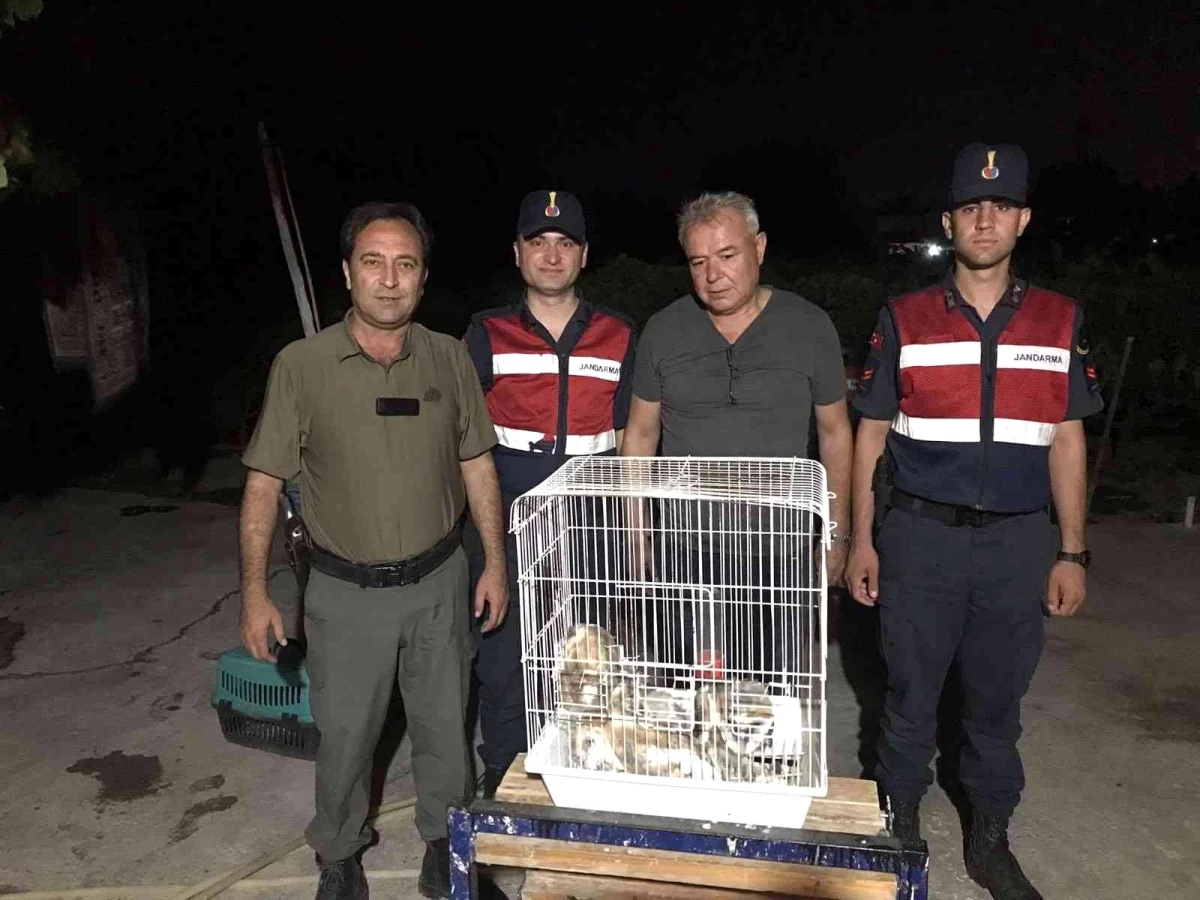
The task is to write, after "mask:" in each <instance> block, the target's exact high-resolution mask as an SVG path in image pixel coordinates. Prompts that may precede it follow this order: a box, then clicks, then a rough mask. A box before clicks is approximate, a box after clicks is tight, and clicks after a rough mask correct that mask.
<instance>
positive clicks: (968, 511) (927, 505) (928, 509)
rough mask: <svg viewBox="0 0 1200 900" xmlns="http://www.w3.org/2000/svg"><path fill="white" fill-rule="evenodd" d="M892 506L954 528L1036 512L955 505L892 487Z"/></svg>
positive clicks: (975, 526) (986, 523) (988, 523)
mask: <svg viewBox="0 0 1200 900" xmlns="http://www.w3.org/2000/svg"><path fill="white" fill-rule="evenodd" d="M892 506H894V507H895V508H896V509H902V510H904V511H905V512H910V513H913V514H914V515H918V516H923V517H924V518H926V519H934V520H936V521H938V522H941V523H942V524H943V525H953V526H954V527H956V528H961V527H962V526H964V525H969V526H970V527H972V528H979V527H980V526H982V525H991V524H992V523H993V522H1000V521H1002V520H1004V519H1011V518H1012V517H1013V516H1027V515H1029V514H1030V513H1033V512H1038V510H1035V509H1030V510H1025V511H1024V512H1011V513H1003V512H991V511H990V510H986V509H976V508H975V507H974V506H955V505H953V504H951V503H938V502H937V501H936V500H926V499H925V498H924V497H917V496H915V495H913V494H909V493H905V492H904V491H902V490H900V489H899V488H893V489H892Z"/></svg>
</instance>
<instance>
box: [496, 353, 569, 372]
mask: <svg viewBox="0 0 1200 900" xmlns="http://www.w3.org/2000/svg"><path fill="white" fill-rule="evenodd" d="M492 374H493V375H546V374H554V375H557V374H558V357H557V356H555V355H554V354H553V353H495V354H493V355H492Z"/></svg>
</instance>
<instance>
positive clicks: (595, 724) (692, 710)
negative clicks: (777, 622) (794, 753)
mask: <svg viewBox="0 0 1200 900" xmlns="http://www.w3.org/2000/svg"><path fill="white" fill-rule="evenodd" d="M559 659H560V664H559V670H558V676H559V691H560V710H561V712H563V713H564V714H565V717H566V722H565V724H566V727H567V729H568V731H569V733H570V742H569V745H570V748H571V755H572V758H573V762H574V764H576V765H578V766H581V767H582V768H586V769H593V770H603V771H617V772H628V773H632V774H638V775H671V776H675V777H689V778H697V779H701V780H712V781H757V782H765V781H772V780H775V779H776V778H777V777H778V775H779V773H778V772H776V770H775V769H774V768H773V767H771V766H769V765H767V764H766V763H763V762H761V761H759V760H758V759H757V758H756V756H755V755H756V754H757V753H758V752H759V751H761V750H762V749H763V748H764V747H765V746H766V744H767V742H768V740H769V739H770V737H771V734H772V732H773V730H774V726H775V710H774V705H773V704H772V702H771V698H770V696H769V695H768V693H767V689H766V687H765V686H764V685H762V684H761V683H759V682H754V681H739V682H735V683H733V684H728V683H725V682H713V683H711V684H706V685H703V686H702V687H700V689H699V690H681V689H676V688H668V687H663V686H659V685H651V684H649V683H648V681H649V680H648V677H647V675H646V672H645V671H644V670H643V668H642V667H639V666H638V665H637V661H636V660H631V659H629V658H628V657H626V656H625V654H624V651H623V648H622V646H621V644H619V643H618V642H617V640H616V639H615V638H614V637H613V636H612V634H610V633H609V632H608V631H607V630H606V629H604V628H601V627H599V626H596V625H577V626H575V627H574V628H572V629H571V631H570V632H569V633H568V635H567V637H566V640H565V641H564V642H563V644H562V648H561V654H560V656H559Z"/></svg>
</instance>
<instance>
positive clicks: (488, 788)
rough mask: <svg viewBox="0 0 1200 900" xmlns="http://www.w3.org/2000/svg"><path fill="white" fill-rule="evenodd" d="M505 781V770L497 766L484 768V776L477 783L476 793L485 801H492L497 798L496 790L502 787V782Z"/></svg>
mask: <svg viewBox="0 0 1200 900" xmlns="http://www.w3.org/2000/svg"><path fill="white" fill-rule="evenodd" d="M503 780H504V770H503V769H498V768H496V767H495V766H484V767H483V774H482V775H480V776H479V780H478V781H477V782H475V792H476V793H477V794H478V795H479V796H480V797H482V798H483V799H484V800H491V799H492V798H493V797H495V796H496V790H497V789H498V788H499V787H500V782H502V781H503Z"/></svg>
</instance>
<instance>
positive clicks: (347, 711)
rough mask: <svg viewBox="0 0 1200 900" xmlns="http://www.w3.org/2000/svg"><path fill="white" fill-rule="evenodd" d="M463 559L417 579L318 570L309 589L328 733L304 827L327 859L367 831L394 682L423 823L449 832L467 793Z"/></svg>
mask: <svg viewBox="0 0 1200 900" xmlns="http://www.w3.org/2000/svg"><path fill="white" fill-rule="evenodd" d="M466 593H467V559H466V554H465V553H464V552H463V550H462V548H459V549H458V550H457V551H455V553H454V555H453V556H451V557H450V559H448V560H447V561H446V562H445V563H443V564H442V565H441V566H440V567H439V568H437V569H436V570H434V571H433V572H431V573H430V574H428V575H426V576H425V577H424V578H422V579H421V580H420V581H419V582H418V583H416V584H412V585H406V586H404V587H393V588H365V589H364V588H360V587H358V586H357V585H355V584H351V583H350V582H347V581H342V580H341V579H337V578H333V577H331V576H329V575H326V574H324V573H323V572H318V571H316V570H315V569H314V570H313V572H312V575H311V577H310V580H309V584H308V591H307V592H306V594H305V598H304V607H305V628H306V634H307V637H308V657H307V665H308V671H309V678H310V682H311V685H310V690H311V694H310V697H311V705H312V712H313V718H314V720H315V721H316V724H317V727H318V728H319V729H320V732H321V743H320V747H319V750H318V753H317V763H316V815H315V816H314V817H313V820H312V822H311V824H310V825H309V826H308V830H307V832H306V835H307V837H308V842H309V844H310V845H311V846H312V848H313V849H314V850H315V851H316V852H317V853H318V854H320V855H321V857H322V858H323V859H326V860H338V859H345V858H346V857H348V856H352V855H354V854H355V853H357V852H358V851H359V850H360V849H362V848H363V847H365V846H366V845H367V844H368V843H370V840H371V836H372V835H371V830H370V829H369V828H368V827H367V824H366V819H367V813H368V805H369V802H370V786H371V768H372V761H373V755H374V751H375V746H376V744H377V743H378V741H379V736H380V734H381V732H382V730H383V725H384V719H385V718H386V715H387V711H388V701H389V700H390V698H391V694H392V686H393V684H399V687H400V694H401V697H402V698H403V700H404V713H405V718H406V720H407V725H408V732H409V735H410V737H411V739H412V767H413V780H414V781H415V783H416V789H417V810H416V824H417V830H418V831H419V832H420V833H421V837H422V838H423V839H424V840H427V841H429V840H435V839H437V838H441V837H445V836H446V808H447V806H449V805H450V804H452V803H457V802H460V801H461V800H462V799H463V798H464V797H465V796H466V795H467V792H468V790H469V785H470V781H469V772H470V770H469V768H468V759H467V741H466V728H465V726H466V721H465V720H466V701H467V690H468V684H469V681H468V678H469V672H470V668H469V667H470V642H471V634H470V627H471V626H470V611H469V608H468V606H467V605H466V604H464V603H463V598H464V597H465V595H466Z"/></svg>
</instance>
